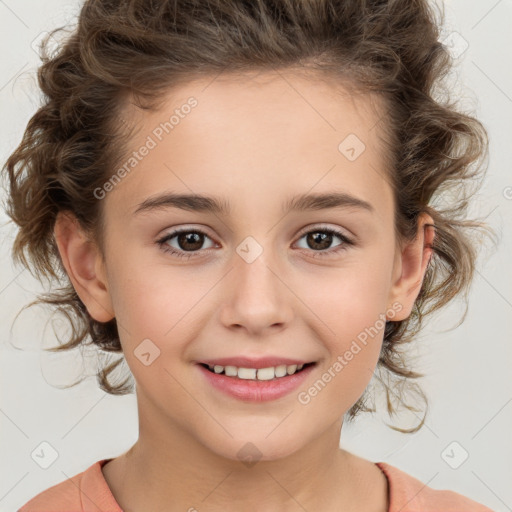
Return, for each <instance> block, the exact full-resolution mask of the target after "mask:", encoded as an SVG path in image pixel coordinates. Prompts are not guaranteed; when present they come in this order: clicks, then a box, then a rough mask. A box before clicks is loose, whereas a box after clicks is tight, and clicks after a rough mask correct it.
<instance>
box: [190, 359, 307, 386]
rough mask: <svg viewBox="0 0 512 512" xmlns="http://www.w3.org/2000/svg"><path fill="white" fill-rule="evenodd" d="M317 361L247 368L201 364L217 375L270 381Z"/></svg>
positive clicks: (296, 372) (294, 372) (299, 370)
mask: <svg viewBox="0 0 512 512" xmlns="http://www.w3.org/2000/svg"><path fill="white" fill-rule="evenodd" d="M315 364H316V362H311V363H304V364H298V365H297V364H282V365H277V366H269V367H267V368H245V367H238V366H233V365H226V366H222V365H218V364H215V365H214V364H206V363H199V365H200V366H202V367H203V368H205V369H206V370H208V371H209V372H210V373H214V374H216V375H224V376H226V377H231V378H233V379H240V380H255V381H269V380H277V379H282V378H285V377H288V376H290V375H296V374H298V373H301V372H303V371H304V370H305V369H307V368H309V367H310V366H314V365H315Z"/></svg>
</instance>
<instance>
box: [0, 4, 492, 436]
mask: <svg viewBox="0 0 512 512" xmlns="http://www.w3.org/2000/svg"><path fill="white" fill-rule="evenodd" d="M434 9H435V7H434V5H429V4H428V2H427V0H301V1H294V0H186V1H183V0H152V1H148V0H87V1H86V2H85V3H84V5H83V7H82V10H81V12H80V16H79V19H78V26H77V28H76V30H74V31H72V32H71V34H70V35H69V37H68V38H67V39H65V40H64V42H63V43H62V44H61V45H60V46H59V47H58V48H57V50H56V51H55V52H54V54H53V55H49V52H48V49H47V48H48V46H49V43H48V40H49V37H50V36H51V37H54V36H55V34H56V33H57V32H58V31H60V30H62V28H58V29H55V30H54V31H53V32H52V33H51V34H50V36H49V37H48V38H47V40H46V41H45V42H44V44H43V46H42V53H41V58H42V61H43V62H42V65H41V66H40V68H39V70H38V81H39V86H40V88H41V90H42V92H43V94H44V101H43V104H42V106H41V107H40V108H39V109H38V110H37V112H36V113H35V114H34V116H33V117H32V118H31V119H30V121H29V123H28V125H27V128H26V130H25V133H24V136H23V139H22V141H21V143H20V145H19V146H18V147H17V149H16V150H15V151H14V152H13V153H12V154H11V155H10V157H9V158H8V160H7V162H6V164H5V166H4V168H3V169H5V170H6V174H7V176H8V178H9V184H8V188H9V192H10V194H9V195H8V201H7V205H6V211H7V213H8V215H9V216H10V217H11V219H12V220H13V221H14V222H15V223H16V224H17V225H18V226H19V231H18V233H17V236H16V239H15V241H14V245H13V248H12V256H13V259H14V260H15V262H16V263H17V264H19V263H20V262H21V263H22V264H23V265H24V266H26V267H27V268H29V270H30V272H31V273H32V274H33V275H34V276H35V277H37V278H38V279H39V280H40V281H41V280H42V278H47V279H48V281H49V282H50V284H51V283H52V281H56V282H57V283H61V284H62V283H63V284H64V286H63V287H61V288H59V289H57V290H55V291H52V292H50V293H45V294H42V295H38V299H37V300H35V301H33V302H31V303H30V304H28V305H27V306H25V307H29V306H32V305H34V304H38V303H43V304H48V305H51V306H54V309H55V310H56V311H57V312H60V313H61V314H63V315H65V317H66V319H67V320H68V321H69V324H70V326H71V329H72V333H71V336H70V339H69V340H68V341H67V342H66V343H64V344H61V345H59V346H57V347H52V348H51V349H46V350H51V351H58V350H67V349H72V348H75V347H79V346H85V345H87V344H88V345H92V346H94V345H96V346H97V348H99V349H100V350H102V351H106V352H110V353H112V352H121V353H122V348H121V344H120V341H119V335H118V330H117V326H116V319H115V318H114V319H112V320H111V321H109V322H106V323H101V322H97V321H95V320H94V319H93V318H92V317H91V316H90V315H89V313H88V311H87V309H86V308H85V306H84V304H83V303H82V302H81V300H80V298H79V296H78V294H77V293H76V291H75V289H74V288H73V286H72V285H71V283H70V281H69V279H68V276H67V274H66V272H65V270H64V267H63V264H62V260H61V257H60V254H59V251H58V249H57V246H56V242H55V239H54V236H53V228H54V223H55V219H56V216H57V213H58V212H59V211H64V210H65V211H70V212H71V213H72V214H73V215H74V216H75V217H76V218H77V219H78V221H79V223H80V225H81V227H82V228H83V229H84V230H85V231H86V232H87V233H90V234H91V236H93V237H94V240H95V241H96V242H97V243H98V247H99V249H100V251H101V254H104V245H103V243H104V242H103V239H102V233H103V227H104V224H103V223H104V221H105V219H104V217H103V212H102V210H101V205H102V202H101V201H98V200H97V199H96V197H95V196H94V194H93V191H94V190H95V189H96V188H97V187H101V186H102V185H103V184H104V183H105V181H106V178H108V177H109V176H110V175H111V169H113V168H114V167H115V165H116V164H117V163H118V162H120V161H122V155H123V151H124V148H125V146H124V144H125V143H126V142H127V141H128V140H129V136H130V133H121V131H122V130H120V128H119V123H118V122H116V121H117V120H118V119H117V118H118V117H120V115H121V112H122V108H123V106H124V105H126V101H127V99H128V98H129V99H130V100H133V98H136V102H137V104H138V106H139V107H141V108H144V109H152V108H155V107H156V106H157V105H158V102H159V101H160V99H161V98H162V97H163V94H164V93H166V92H167V91H169V90H170V88H172V87H173V86H175V85H178V84H181V83H186V82H187V80H190V79H191V78H195V77H199V76H211V77H214V76H216V75H218V74H219V73H222V72H229V73H243V72H247V71H251V70H255V71H265V70H280V69H283V70H285V69H291V68H294V69H299V68H301V69H305V70H312V71H315V72H317V75H318V76H320V75H321V74H322V73H325V75H324V76H327V75H329V76H331V77H336V78H337V79H338V80H340V81H341V80H343V83H344V84H345V85H346V84H348V86H349V87H350V88H351V90H352V91H357V92H363V93H364V92H375V93H377V94H379V95H380V96H381V97H382V98H384V99H385V104H386V106H387V109H388V112H387V117H386V118H385V121H384V122H383V123H382V125H383V130H384V132H385V134H386V135H387V141H388V142H387V149H388V151H387V153H388V154H387V155H386V158H387V159H388V162H389V163H390V169H392V172H390V176H389V182H390V185H391V186H392V188H393V190H394V195H395V204H396V205H397V207H396V211H395V232H396V236H397V240H399V241H403V240H412V239H413V238H414V237H415V234H416V230H417V220H418V216H419V215H420V213H422V212H427V213H428V214H430V215H431V217H432V218H433V220H434V227H435V231H436V236H435V240H434V243H433V246H432V248H433V255H432V258H431V260H430V263H429V266H428V268H427V271H426V275H425V278H424V282H423V285H422V288H421V290H420V293H419V295H418V297H417V300H416V302H415V306H414V308H413V311H412V313H411V315H410V316H409V317H408V318H407V319H406V320H403V321H391V320H390V321H387V322H386V326H385V331H384V340H383V346H382V351H381V355H380V359H379V362H378V365H377V367H378V369H379V370H381V369H382V370H384V371H385V375H386V376H387V382H384V380H382V379H379V380H380V382H381V383H382V384H383V387H384V390H385V393H386V400H387V410H388V413H390V414H394V413H395V412H396V409H397V408H398V407H400V406H405V407H406V408H407V409H409V410H411V411H416V412H417V411H418V409H415V408H414V407H413V406H410V405H407V404H406V403H405V402H404V396H405V392H404V390H403V385H407V387H408V388H409V390H411V389H412V390H413V391H415V392H416V393H418V394H419V395H420V396H421V397H422V398H423V400H424V401H425V404H426V405H427V406H428V401H427V399H426V396H425V395H424V393H423V392H422V391H421V388H420V387H419V386H418V385H417V384H416V383H413V382H412V381H411V380H410V379H416V378H418V377H422V376H423V374H420V373H416V372H413V371H412V370H410V369H409V368H408V364H407V363H406V360H405V357H404V356H405V354H404V351H403V348H404V346H405V345H406V344H407V343H410V342H411V341H412V340H413V338H414V337H415V335H416V334H417V333H418V332H419V330H420V327H421V324H422V320H423V318H424V317H425V316H426V315H428V314H430V313H432V312H433V311H435V310H437V309H439V308H441V307H442V306H444V305H445V304H447V303H448V302H449V301H450V300H451V299H453V298H454V297H455V296H457V295H458V294H460V293H464V296H465V297H467V293H468V291H469V287H470V284H471V282H472V278H473V274H474V269H475V264H476V263H475V262H476V256H477V253H476V249H475V247H476V246H477V244H475V241H474V239H473V236H474V235H475V234H477V235H478V234H479V233H482V234H483V233H484V232H485V233H489V232H490V231H492V230H490V228H489V227H488V226H486V225H485V223H484V222H481V221H476V220H468V219H467V218H466V215H467V206H468V201H469V198H470V197H471V196H472V194H473V193H474V191H472V190H470V189H469V185H476V186H477V187H479V186H480V181H479V180H478V178H479V177H482V178H483V177H484V171H485V168H484V166H483V165H482V163H483V162H484V160H485V157H486V156H487V151H488V149H487V148H488V140H487V133H486V130H485V128H484V127H483V125H482V124H481V123H480V122H479V121H478V120H477V119H475V118H474V117H472V116H471V115H469V114H467V113H463V112H462V111H460V110H459V109H458V108H457V107H456V105H455V103H454V102H453V100H451V99H449V94H447V92H448V87H447V86H446V84H445V82H444V79H445V78H446V77H447V76H448V73H449V72H450V70H451V68H452V67H453V62H452V58H451V56H450V54H449V52H448V49H447V48H446V47H445V46H444V45H443V44H442V43H441V42H440V41H439V38H440V30H439V27H440V26H442V21H443V19H444V11H442V12H440V13H439V12H438V14H440V19H439V21H438V20H437V19H436V11H435V10H434ZM437 9H438V8H437ZM443 95H444V100H441V99H440V98H441V96H443ZM448 192H449V193H450V198H449V200H446V197H447V196H446V194H447V193H448ZM452 193H453V196H452V195H451V194H452ZM443 199H445V200H446V202H447V203H449V204H448V205H445V207H444V208H443V207H442V201H443ZM25 252H26V253H27V254H28V258H27V256H26V255H25ZM28 259H30V260H31V263H32V268H31V265H30V264H29V263H28ZM51 289H52V290H53V287H52V288H51ZM466 313H467V307H466V312H465V313H464V316H463V318H462V319H461V322H462V321H463V319H464V318H465V316H466ZM457 325H460V322H459V324H457ZM86 342H89V343H86ZM107 355H109V354H107ZM123 360H124V357H123V356H122V355H121V357H120V358H119V359H118V360H117V361H115V362H114V363H111V364H108V365H106V366H105V367H100V368H98V373H97V378H98V382H99V385H100V387H101V389H103V390H104V391H106V392H108V393H111V394H126V393H129V392H131V391H133V386H132V385H127V382H128V380H129V379H130V377H131V375H129V376H128V379H126V380H124V382H122V383H121V384H120V385H113V384H112V383H111V382H110V381H109V375H110V374H111V373H112V372H113V370H114V369H115V368H116V367H117V366H118V365H119V364H120V363H121V362H122V361H123ZM390 379H391V380H390ZM73 385H74V384H73ZM399 389H400V391H398V390H399ZM369 398H370V396H369V393H368V389H367V390H366V391H365V393H364V394H363V396H362V397H361V398H360V399H359V400H358V402H356V403H355V404H354V405H353V407H352V408H351V409H350V410H349V411H348V412H347V417H348V420H349V421H350V420H352V419H353V418H354V417H355V416H356V414H358V413H359V412H360V411H365V412H370V411H371V412H373V411H375V408H374V407H369V406H368V405H367V401H368V399H369ZM425 418H426V408H425V414H424V416H423V418H422V419H421V422H420V423H419V424H418V425H417V426H416V427H415V428H411V429H401V428H396V427H393V426H391V428H393V429H395V430H399V431H401V432H411V433H412V432H416V431H417V430H419V429H420V428H421V426H422V425H423V424H424V421H425Z"/></svg>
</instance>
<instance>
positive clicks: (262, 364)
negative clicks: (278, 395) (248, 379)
mask: <svg viewBox="0 0 512 512" xmlns="http://www.w3.org/2000/svg"><path fill="white" fill-rule="evenodd" d="M312 362H313V361H302V360H300V359H290V358H287V357H278V356H269V357H261V358H252V357H221V358H218V359H202V360H201V361H198V363H202V364H207V365H208V366H215V365H218V366H236V367H237V368H256V369H258V368H269V367H270V366H280V365H283V364H285V365H287V366H288V365H293V364H296V365H297V366H299V365H301V364H307V363H312Z"/></svg>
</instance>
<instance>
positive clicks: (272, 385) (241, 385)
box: [195, 361, 318, 403]
mask: <svg viewBox="0 0 512 512" xmlns="http://www.w3.org/2000/svg"><path fill="white" fill-rule="evenodd" d="M317 365H318V362H317V361H314V362H309V363H301V364H295V363H294V364H286V365H285V364H279V365H277V366H265V367H263V366H261V367H260V368H251V367H237V366H233V365H226V366H224V365H219V364H209V363H203V362H198V363H197V364H196V365H195V366H196V368H198V370H199V373H200V374H201V375H202V376H203V377H202V378H203V379H204V380H203V381H201V382H204V383H205V385H206V387H205V392H206V393H208V394H210V393H213V394H214V395H215V394H217V393H218V392H219V391H220V392H221V393H222V395H223V396H229V397H230V398H235V399H237V400H240V401H244V402H253V403H261V402H268V401H271V400H276V399H278V398H281V397H286V395H290V394H291V393H292V391H294V390H296V389H297V388H298V387H299V386H304V385H305V382H306V380H307V379H308V376H309V375H310V374H311V373H312V372H313V371H314V369H315V367H316V366H317ZM258 366H260V365H258Z"/></svg>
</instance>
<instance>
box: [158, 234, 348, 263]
mask: <svg viewBox="0 0 512 512" xmlns="http://www.w3.org/2000/svg"><path fill="white" fill-rule="evenodd" d="M333 236H334V237H337V238H339V239H340V240H341V243H340V244H338V245H337V246H335V249H334V250H330V251H328V250H326V249H328V247H329V246H330V245H331V243H332V238H333ZM173 238H176V241H177V243H178V247H173V246H171V245H169V244H167V242H168V241H169V240H172V239H173ZM205 238H208V239H210V237H209V236H208V235H207V234H206V233H204V232H203V231H201V230H196V229H193V230H192V229H182V230H177V231H173V232H172V233H169V234H167V235H165V236H164V237H163V238H161V239H160V240H157V244H158V245H159V246H160V247H161V248H162V250H163V251H164V252H168V253H171V254H172V255H174V256H178V257H180V258H187V259H188V258H191V257H195V256H198V254H197V253H198V252H206V253H207V254H208V253H210V252H212V251H211V247H210V248H209V249H207V250H206V251H199V249H201V247H202V245H203V244H204V240H205ZM303 238H306V244H307V245H308V246H309V247H306V249H310V248H311V246H313V247H314V246H315V245H316V246H317V247H316V248H317V249H320V250H313V252H316V253H318V254H315V255H314V257H325V256H329V255H330V254H332V253H337V252H339V251H342V250H345V249H346V248H347V246H349V245H354V242H352V241H351V240H350V239H349V238H347V237H346V236H345V235H344V234H343V233H340V232H339V231H337V230H335V229H331V228H318V229H314V230H310V231H308V232H306V233H304V234H303V235H302V236H301V237H300V238H299V240H301V239H303ZM210 240H211V239H210ZM212 246H213V244H212ZM318 246H319V247H318ZM302 248H303V247H302ZM187 253H189V254H187Z"/></svg>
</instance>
